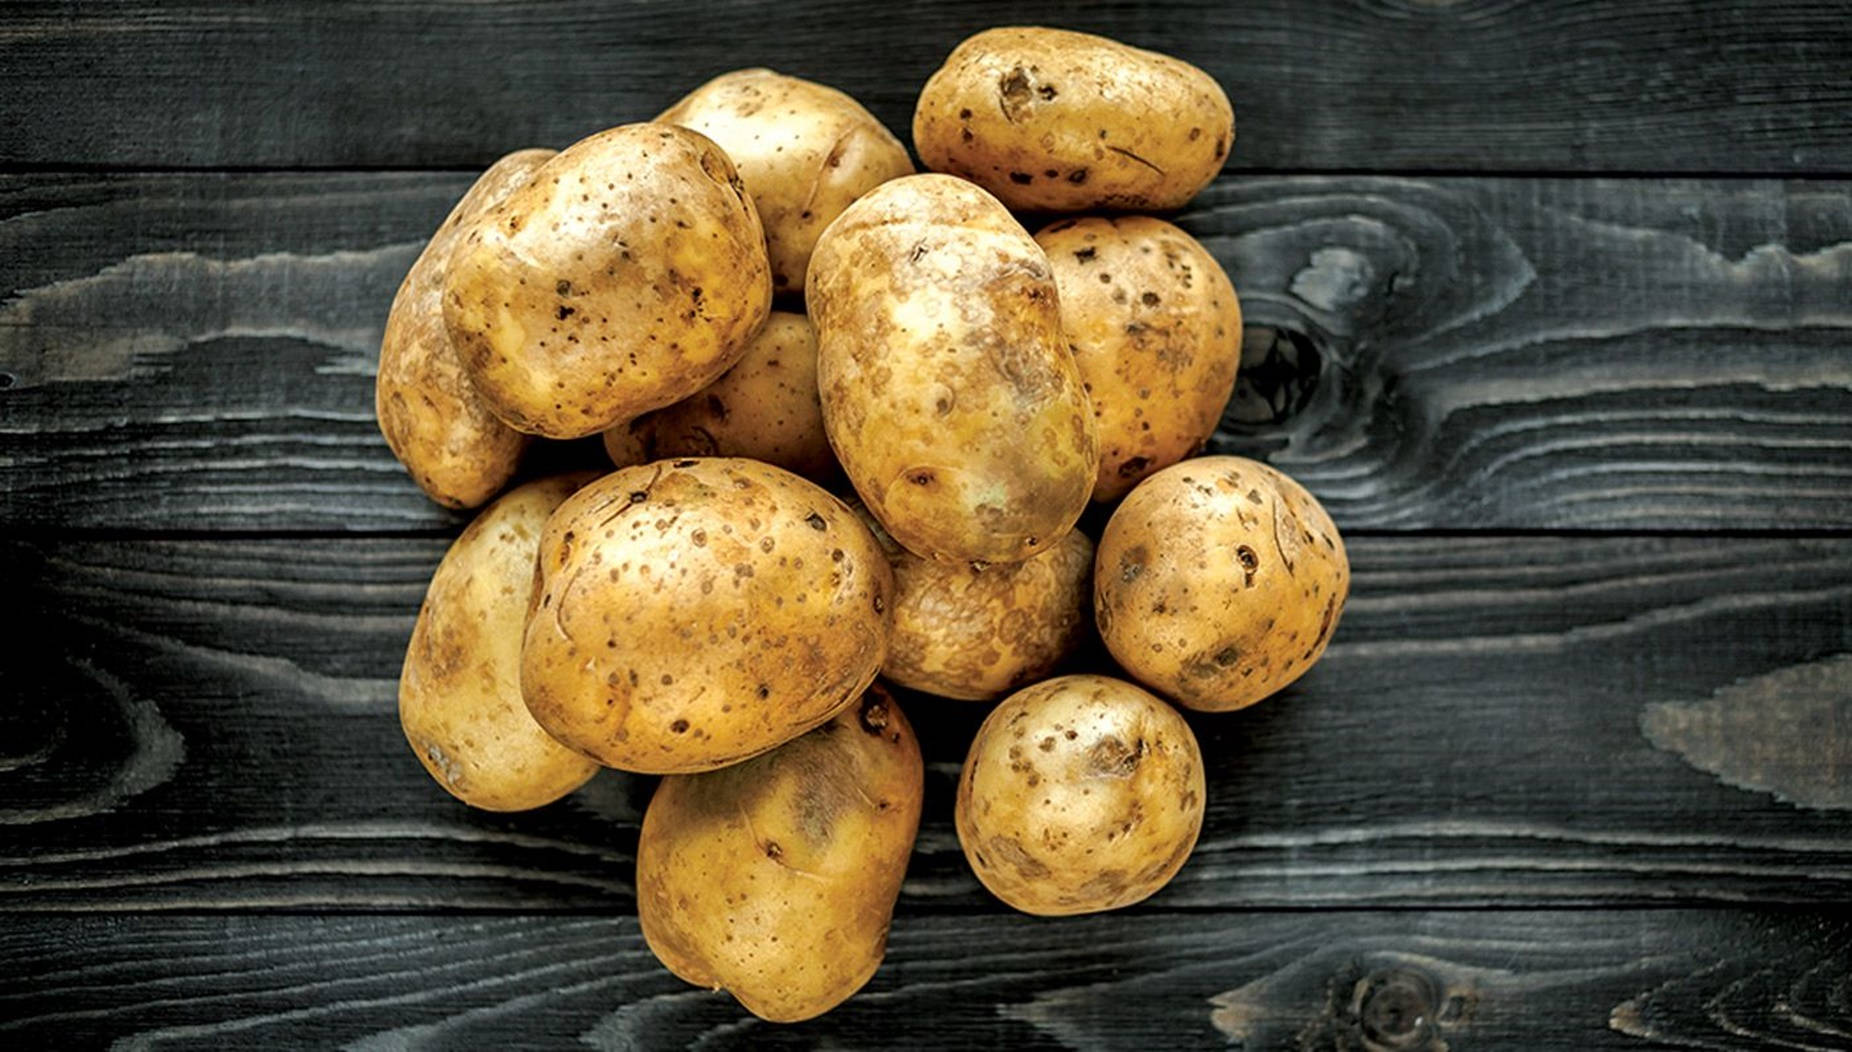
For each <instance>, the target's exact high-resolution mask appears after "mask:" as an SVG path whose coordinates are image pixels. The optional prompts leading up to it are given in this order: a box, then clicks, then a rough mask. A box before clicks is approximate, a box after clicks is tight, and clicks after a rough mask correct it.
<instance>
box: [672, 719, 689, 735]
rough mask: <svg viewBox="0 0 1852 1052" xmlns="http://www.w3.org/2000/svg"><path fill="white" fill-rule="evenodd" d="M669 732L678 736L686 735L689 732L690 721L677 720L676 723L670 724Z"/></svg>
mask: <svg viewBox="0 0 1852 1052" xmlns="http://www.w3.org/2000/svg"><path fill="white" fill-rule="evenodd" d="M669 730H671V731H673V732H675V733H676V734H685V733H687V731H688V721H687V720H676V721H675V722H674V723H671V724H669Z"/></svg>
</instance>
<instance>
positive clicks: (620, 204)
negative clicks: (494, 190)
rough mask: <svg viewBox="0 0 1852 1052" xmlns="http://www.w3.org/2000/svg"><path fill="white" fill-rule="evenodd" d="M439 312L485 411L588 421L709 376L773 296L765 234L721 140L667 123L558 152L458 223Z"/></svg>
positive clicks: (699, 384) (735, 353)
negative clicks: (463, 227) (461, 226)
mask: <svg viewBox="0 0 1852 1052" xmlns="http://www.w3.org/2000/svg"><path fill="white" fill-rule="evenodd" d="M449 267H450V271H449V275H448V277H447V278H446V280H445V283H444V323H445V325H446V326H448V328H449V331H450V335H451V338H452V339H453V340H454V341H455V343H456V345H457V348H458V350H459V351H460V352H461V354H462V356H463V364H464V368H465V370H466V371H467V372H468V373H469V377H470V379H471V381H473V382H474V383H475V385H476V389H477V390H478V391H479V392H481V394H482V397H483V400H484V401H485V402H487V403H488V406H489V408H490V409H491V410H493V411H494V412H495V414H496V415H497V416H500V417H501V418H502V419H503V420H506V421H507V422H508V423H509V424H510V425H511V426H513V427H515V428H518V429H520V430H522V431H527V432H530V433H532V434H537V435H545V436H547V437H549V438H579V437H583V436H585V435H592V434H597V433H598V432H600V431H603V430H605V429H606V428H608V427H610V426H612V425H613V424H616V423H619V422H622V421H626V420H630V419H632V418H634V417H637V416H640V415H642V414H643V413H645V412H648V411H649V410H651V409H657V408H660V407H662V406H665V405H668V404H669V403H671V402H675V401H679V400H680V399H682V398H686V397H687V396H689V395H691V394H693V393H694V392H696V391H698V390H700V389H701V388H703V387H706V386H707V385H708V384H710V383H712V382H713V381H714V379H715V378H716V377H718V376H719V375H720V374H721V373H723V372H725V371H726V370H727V369H728V368H729V367H731V366H732V365H733V363H734V362H736V361H738V360H739V357H740V355H741V354H743V353H744V352H745V350H746V345H747V343H748V342H750V341H751V339H752V337H753V335H754V334H756V333H757V332H758V331H759V326H760V325H761V324H763V323H764V321H765V316H766V314H767V312H768V311H769V310H770V309H771V296H772V279H771V271H770V268H769V267H768V265H767V263H766V259H765V234H764V232H763V230H761V228H760V226H759V216H758V213H757V212H756V211H754V209H753V205H752V201H751V200H750V199H749V198H748V197H747V196H746V194H745V191H744V189H743V188H742V186H741V184H740V179H739V176H738V175H737V174H736V173H735V172H734V170H733V164H732V162H730V161H729V160H727V156H726V154H724V153H722V152H721V150H720V148H719V147H717V146H715V145H714V144H713V143H712V142H710V141H708V140H707V139H706V138H705V137H703V136H701V135H698V134H696V133H694V132H691V131H688V130H686V129H684V128H678V127H675V126H673V125H668V124H627V125H624V126H622V127H618V128H612V129H611V130H609V131H604V132H599V133H598V134H597V135H593V136H591V137H590V138H587V139H582V140H580V141H579V142H577V143H574V144H573V145H572V146H569V147H567V148H566V149H565V150H563V151H561V152H560V153H559V154H558V155H557V156H555V157H554V158H553V159H552V160H549V161H547V162H546V163H545V164H544V165H542V166H541V167H540V169H539V170H538V171H537V172H535V173H534V177H533V179H532V180H530V181H529V182H528V183H527V184H526V185H525V186H523V187H521V188H520V189H518V190H516V191H515V192H514V193H513V194H512V195H510V196H509V197H508V198H507V199H506V200H504V201H502V202H501V203H500V204H499V205H497V206H495V207H494V208H493V209H491V210H489V211H488V212H486V213H484V214H483V215H482V216H481V217H480V219H479V220H478V221H477V222H476V223H474V224H473V225H471V226H470V227H469V228H468V230H467V231H466V232H465V233H464V234H463V237H462V239H461V240H460V242H459V243H458V244H457V246H456V248H455V250H454V251H453V252H452V254H451V257H450V264H449Z"/></svg>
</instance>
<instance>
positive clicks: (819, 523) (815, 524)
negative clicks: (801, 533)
mask: <svg viewBox="0 0 1852 1052" xmlns="http://www.w3.org/2000/svg"><path fill="white" fill-rule="evenodd" d="M804 521H805V522H807V523H809V524H810V528H811V529H813V530H827V529H829V528H830V524H829V523H827V522H825V521H823V516H821V515H818V514H817V513H816V512H814V511H813V512H811V513H810V514H809V515H808V516H806V517H805V518H804Z"/></svg>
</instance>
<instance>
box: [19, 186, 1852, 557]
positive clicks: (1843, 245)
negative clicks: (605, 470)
mask: <svg viewBox="0 0 1852 1052" xmlns="http://www.w3.org/2000/svg"><path fill="white" fill-rule="evenodd" d="M467 181H468V177H467V176H464V175H442V174H436V175H434V174H428V173H427V174H371V175H356V174H346V175H322V176H316V175H263V176H252V175H229V176H224V175H221V176H199V175H156V176H122V177H102V178H93V177H69V176H65V177H51V176H30V177H14V178H10V179H0V217H3V218H0V290H4V291H5V294H6V296H7V299H6V300H5V301H4V302H3V303H0V523H3V524H6V525H9V526H12V527H15V528H19V527H26V528H44V529H52V528H65V527H82V528H88V529H175V528H178V529H192V530H197V529H203V530H215V529H242V530H259V529H262V530H329V529H340V530H349V529H351V530H368V529H382V528H383V529H396V530H404V529H443V528H447V527H450V526H453V525H454V524H455V521H456V518H455V517H454V516H452V515H449V514H447V513H445V512H443V511H442V510H441V509H438V508H437V507H435V506H434V505H432V504H430V502H428V501H427V500H425V499H424V497H423V496H422V495H421V494H420V493H419V492H418V490H417V489H416V487H414V486H413V485H412V483H411V481H410V480H409V479H408V478H407V477H406V476H405V474H404V472H403V471H402V470H401V469H400V468H399V467H398V466H397V465H396V464H395V463H394V462H393V461H392V459H391V457H390V455H389V453H388V452H387V450H386V447H385V444H384V443H383V441H382V440H381V439H380V438H379V436H378V434H377V432H376V429H375V427H374V423H373V420H372V383H373V377H372V374H373V369H374V361H375V350H376V344H377V340H378V334H379V330H380V327H381V325H382V324H383V321H384V316H385V312H386V307H387V304H388V303H389V301H390V298H391V295H392V292H393V289H394V288H395V287H396V283H397V281H398V279H399V277H400V276H401V273H402V271H403V270H404V269H405V268H406V267H407V266H408V265H409V263H410V260H411V258H412V256H413V255H414V253H415V252H416V251H417V247H418V244H419V240H420V239H421V238H422V237H424V236H425V234H426V233H427V232H428V231H429V230H430V229H431V227H432V226H433V225H434V224H435V223H436V222H437V221H438V219H439V218H440V217H441V216H442V214H443V212H444V210H445V209H446V208H447V207H448V204H449V202H450V200H451V199H452V198H453V197H455V196H456V195H457V194H459V193H460V192H461V191H462V189H463V187H464V185H465V184H466V182H467ZM1180 221H1181V222H1182V223H1183V224H1184V225H1186V226H1188V227H1189V228H1190V229H1191V230H1193V231H1194V232H1196V233H1198V234H1199V235H1201V236H1202V237H1203V238H1204V239H1205V241H1206V242H1207V243H1208V245H1209V247H1210V248H1211V249H1212V250H1213V251H1214V252H1215V253H1216V254H1217V255H1218V256H1219V257H1220V258H1221V259H1222V260H1223V261H1224V262H1225V263H1226V264H1227V265H1228V267H1229V269H1230V271H1231V272H1232V273H1233V275H1234V277H1235V280H1236V283H1237V285H1238V286H1239V288H1240V289H1241V292H1242V295H1243V299H1244V302H1245V304H1246V308H1247V314H1248V319H1249V322H1250V327H1251V336H1252V341H1251V347H1250V350H1251V352H1252V355H1251V358H1250V361H1249V363H1248V365H1247V367H1246V368H1245V370H1244V378H1243V380H1242V386H1241V388H1240V389H1239V390H1238V392H1237V397H1236V399H1235V401H1234V402H1233V403H1231V406H1230V409H1229V412H1228V414H1227V416H1226V419H1225V421H1224V423H1225V426H1224V428H1223V430H1222V432H1221V434H1220V435H1219V436H1218V437H1217V439H1216V441H1215V442H1214V444H1213V445H1214V448H1215V449H1217V450H1222V451H1235V452H1247V453H1252V454H1257V455H1266V456H1268V457H1270V458H1271V459H1272V460H1273V461H1274V463H1276V464H1278V465H1280V466H1281V467H1283V468H1285V469H1286V470H1288V471H1289V472H1291V473H1293V474H1294V475H1296V476H1298V477H1300V478H1302V479H1303V480H1305V481H1306V482H1307V483H1308V484H1309V485H1310V486H1311V488H1312V489H1313V490H1315V491H1316V492H1317V493H1318V494H1319V495H1320V496H1321V497H1322V498H1323V499H1324V500H1325V501H1326V502H1327V504H1328V505H1329V507H1330V508H1331V510H1332V512H1333V514H1334V515H1335V516H1336V518H1337V519H1338V521H1339V523H1340V525H1342V526H1344V527H1345V528H1347V529H1359V528H1367V529H1398V530H1400V529H1423V528H1431V527H1454V528H1480V527H1487V526H1492V527H1512V528H1537V527H1547V528H1579V529H1633V528H1645V527H1650V528H1658V529H1675V530H1687V529H1712V528H1736V529H1771V528H1772V529H1790V528H1813V529H1845V528H1847V527H1852V356H1848V355H1847V354H1846V353H1845V346H1846V344H1847V342H1848V340H1852V298H1848V297H1847V295H1846V293H1845V290H1846V289H1847V288H1848V287H1852V183H1845V182H1828V183H1813V182H1785V183H1784V182H1774V181H1760V180H1751V181H1703V182H1692V181H1674V182H1663V181H1644V180H1502V179H1490V180H1487V179H1420V180H1413V179H1390V178H1375V177H1370V178H1364V177H1346V178H1303V177H1301V178H1233V179H1224V180H1223V181H1222V182H1220V183H1218V184H1217V185H1216V186H1214V187H1212V188H1211V189H1210V191H1209V192H1208V193H1206V194H1205V195H1204V197H1203V198H1201V199H1200V200H1199V201H1198V203H1197V204H1196V206H1194V207H1193V208H1192V209H1191V210H1189V211H1188V212H1187V213H1185V214H1184V215H1183V216H1182V217H1181V220H1180ZM7 384H10V386H4V385H7Z"/></svg>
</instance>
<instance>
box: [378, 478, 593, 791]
mask: <svg viewBox="0 0 1852 1052" xmlns="http://www.w3.org/2000/svg"><path fill="white" fill-rule="evenodd" d="M591 478H592V475H591V474H590V473H587V472H581V473H579V474H575V475H562V476H560V477H558V478H550V479H542V480H540V481H538V482H530V483H528V484H527V485H525V486H520V487H517V488H516V489H513V490H511V491H509V492H508V493H507V494H505V495H504V496H503V497H502V498H501V499H500V500H498V501H496V502H495V503H494V504H491V505H490V506H489V507H488V509H487V510H486V511H484V512H483V513H482V514H481V515H478V516H477V517H476V521H475V522H473V523H470V525H469V528H468V529H466V530H464V531H463V535H462V536H460V537H458V538H457V540H456V543H454V544H452V545H451V546H450V551H449V552H447V553H446V554H445V555H444V561H443V562H441V563H439V564H438V566H437V572H436V573H435V574H434V575H432V577H431V586H430V588H429V589H428V590H427V591H426V592H425V596H424V606H423V607H422V608H421V609H420V610H419V611H418V622H417V624H415V625H414V626H412V641H411V646H410V647H409V648H407V649H406V651H405V667H404V670H403V671H402V672H401V673H400V675H399V723H400V725H401V726H403V727H404V729H405V738H406V740H407V741H409V742H411V746H412V751H413V752H414V753H417V754H418V760H419V762H421V763H423V764H424V768H425V770H427V771H429V772H431V777H433V778H435V779H437V784H439V785H441V786H443V787H444V788H445V789H447V790H449V791H450V793H451V794H452V795H453V796H455V797H456V798H457V799H459V800H462V801H463V802H464V803H466V804H470V805H472V806H475V807H481V808H485V809H487V810H490V811H522V810H526V809H527V808H530V807H539V806H541V805H542V804H549V803H552V802H553V801H555V800H557V799H559V798H560V797H562V796H565V795H566V794H567V793H569V792H572V791H573V790H574V789H577V788H578V787H579V786H581V785H584V784H585V781H586V779H588V778H590V777H591V776H592V774H593V772H595V771H597V770H598V766H597V765H596V764H594V763H592V762H591V761H590V760H588V759H586V758H585V757H583V756H580V755H579V754H578V753H575V752H573V751H572V750H571V749H568V748H566V747H565V746H564V745H561V744H560V743H559V742H556V741H554V740H553V739H552V738H551V737H549V736H548V735H547V732H545V731H543V730H541V729H540V725H539V724H538V723H535V722H534V718H533V717H532V716H530V715H528V712H527V706H526V705H524V704H522V702H521V679H520V673H521V627H522V625H523V623H524V622H525V621H526V620H527V608H528V605H529V602H530V600H531V598H532V594H533V590H534V556H535V553H536V552H538V551H539V549H540V531H541V528H542V527H543V526H545V525H546V521H547V516H548V515H551V514H552V513H553V509H554V508H556V507H558V506H559V504H560V502H561V501H563V500H565V499H566V498H567V496H569V495H570V494H571V493H572V491H573V490H575V489H578V488H579V486H581V485H583V484H584V483H585V482H587V481H589V480H590V479H591Z"/></svg>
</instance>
